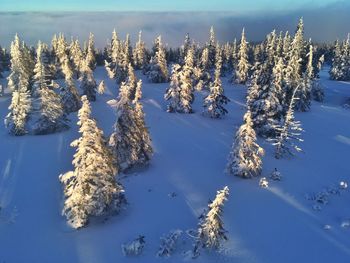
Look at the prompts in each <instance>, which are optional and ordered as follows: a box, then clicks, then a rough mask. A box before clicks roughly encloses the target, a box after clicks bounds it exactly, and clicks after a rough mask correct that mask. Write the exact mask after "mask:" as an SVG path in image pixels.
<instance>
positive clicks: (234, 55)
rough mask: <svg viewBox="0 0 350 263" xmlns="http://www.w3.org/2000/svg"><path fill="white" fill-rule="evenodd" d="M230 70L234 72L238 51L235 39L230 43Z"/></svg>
mask: <svg viewBox="0 0 350 263" xmlns="http://www.w3.org/2000/svg"><path fill="white" fill-rule="evenodd" d="M231 57H232V70H233V72H234V73H235V68H236V66H237V64H238V52H237V39H236V38H235V40H234V41H233V44H232V56H231Z"/></svg>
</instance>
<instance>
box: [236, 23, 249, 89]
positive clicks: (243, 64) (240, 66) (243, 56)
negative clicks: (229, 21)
mask: <svg viewBox="0 0 350 263" xmlns="http://www.w3.org/2000/svg"><path fill="white" fill-rule="evenodd" d="M249 67H250V65H249V61H248V42H247V41H246V38H245V32H244V28H243V31H242V37H241V43H240V45H239V51H238V63H237V67H236V69H235V78H236V82H237V83H241V84H244V83H246V81H247V80H248V71H249Z"/></svg>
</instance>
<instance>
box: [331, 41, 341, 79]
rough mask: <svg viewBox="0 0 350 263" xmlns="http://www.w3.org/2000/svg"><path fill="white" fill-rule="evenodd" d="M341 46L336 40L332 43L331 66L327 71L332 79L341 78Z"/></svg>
mask: <svg viewBox="0 0 350 263" xmlns="http://www.w3.org/2000/svg"><path fill="white" fill-rule="evenodd" d="M341 57H342V53H341V46H340V44H339V41H338V40H337V41H336V42H335V45H334V50H333V59H332V67H331V69H330V71H329V75H330V79H332V80H339V79H342V77H343V76H342V75H343V72H342V67H341Z"/></svg>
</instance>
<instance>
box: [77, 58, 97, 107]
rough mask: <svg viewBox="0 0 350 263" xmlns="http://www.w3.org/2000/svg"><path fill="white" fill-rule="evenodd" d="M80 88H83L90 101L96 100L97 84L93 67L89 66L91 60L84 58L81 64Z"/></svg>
mask: <svg viewBox="0 0 350 263" xmlns="http://www.w3.org/2000/svg"><path fill="white" fill-rule="evenodd" d="M81 70H82V72H81V76H80V81H81V84H80V88H81V89H82V90H83V95H86V96H87V98H88V100H89V101H95V100H96V89H97V84H96V81H95V78H94V74H93V71H92V69H91V68H90V66H89V60H88V59H84V61H83V63H82V66H81Z"/></svg>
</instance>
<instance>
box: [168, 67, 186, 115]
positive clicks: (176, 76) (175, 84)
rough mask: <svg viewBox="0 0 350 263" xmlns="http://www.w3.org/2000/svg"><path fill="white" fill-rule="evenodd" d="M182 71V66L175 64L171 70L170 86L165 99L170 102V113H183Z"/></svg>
mask: <svg viewBox="0 0 350 263" xmlns="http://www.w3.org/2000/svg"><path fill="white" fill-rule="evenodd" d="M180 71H181V66H180V65H179V64H174V65H173V67H172V70H171V77H170V86H169V88H167V90H166V92H165V94H164V99H165V100H167V101H169V104H168V106H167V111H168V112H182V108H181V105H180V101H181V93H180V91H181V87H180Z"/></svg>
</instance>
